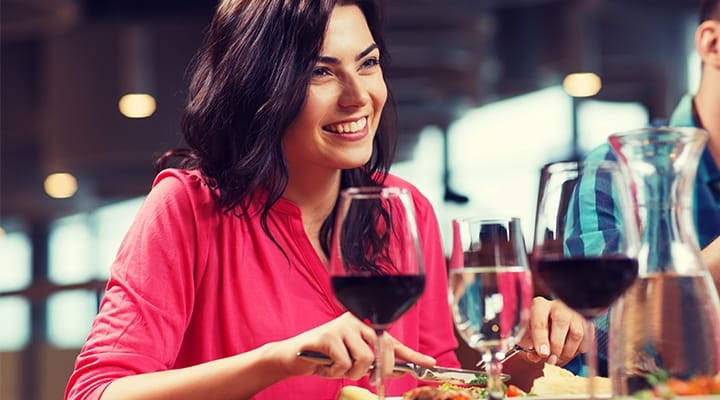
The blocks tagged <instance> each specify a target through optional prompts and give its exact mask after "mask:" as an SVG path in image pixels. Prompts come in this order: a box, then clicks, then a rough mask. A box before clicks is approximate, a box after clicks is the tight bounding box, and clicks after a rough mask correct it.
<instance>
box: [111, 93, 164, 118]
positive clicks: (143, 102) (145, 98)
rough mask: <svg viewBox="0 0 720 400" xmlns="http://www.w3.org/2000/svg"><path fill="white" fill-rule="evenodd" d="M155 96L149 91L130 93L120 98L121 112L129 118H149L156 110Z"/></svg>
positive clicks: (119, 106)
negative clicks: (148, 92)
mask: <svg viewBox="0 0 720 400" xmlns="http://www.w3.org/2000/svg"><path fill="white" fill-rule="evenodd" d="M156 107H157V106H156V103H155V98H154V97H152V96H151V95H149V94H147V93H128V94H126V95H124V96H122V97H121V98H120V101H119V102H118V108H119V109H120V113H121V114H122V115H124V116H126V117H128V118H147V117H149V116H151V115H153V113H154V112H155V109H156Z"/></svg>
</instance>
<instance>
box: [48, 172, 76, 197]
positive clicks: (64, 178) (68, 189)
mask: <svg viewBox="0 0 720 400" xmlns="http://www.w3.org/2000/svg"><path fill="white" fill-rule="evenodd" d="M44 186H45V193H47V195H48V196H50V197H52V198H54V199H66V198H68V197H72V196H73V195H75V193H76V192H77V189H78V183H77V179H75V177H74V176H73V175H72V174H68V173H66V172H58V173H54V174H50V175H48V176H47V178H45V185H44Z"/></svg>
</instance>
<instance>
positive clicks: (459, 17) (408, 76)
mask: <svg viewBox="0 0 720 400" xmlns="http://www.w3.org/2000/svg"><path fill="white" fill-rule="evenodd" d="M215 3H216V1H211V0H97V1H93V0H0V10H1V11H0V17H1V18H2V20H1V21H0V23H1V27H2V28H1V29H2V30H1V31H0V37H1V39H2V40H1V45H2V47H1V51H2V53H1V57H0V61H1V65H0V67H1V70H0V71H1V73H2V80H1V82H0V83H1V86H0V92H1V98H0V101H1V103H0V109H1V115H0V122H1V125H0V129H1V130H0V132H1V135H2V136H1V138H0V139H1V140H0V150H1V151H0V222H2V223H9V221H10V222H11V221H15V220H28V221H45V220H48V219H52V218H54V217H57V216H60V215H65V214H68V213H72V212H77V211H84V210H88V209H91V208H93V207H96V206H98V205H100V204H103V203H106V202H110V201H117V200H120V199H125V198H128V197H134V196H138V195H142V194H145V193H146V192H147V191H148V189H149V186H150V184H151V182H152V177H153V176H154V167H153V160H154V159H155V157H156V156H157V155H159V154H160V153H161V152H162V151H164V150H166V149H167V148H169V147H174V146H178V145H181V144H182V138H181V135H180V132H179V123H178V122H179V116H180V112H181V110H182V106H183V100H184V95H185V86H186V83H185V82H186V76H185V73H186V67H187V64H188V62H189V60H190V58H191V57H192V55H193V54H194V52H195V50H196V49H197V47H198V46H199V44H200V40H201V38H202V34H203V32H204V29H205V28H206V25H207V23H208V22H209V21H210V18H211V16H212V11H213V7H214V4H215ZM386 3H387V9H388V14H387V21H386V22H387V34H388V36H387V40H388V44H389V46H390V51H391V55H392V63H391V69H390V70H389V71H388V77H389V80H390V83H391V86H392V88H393V90H394V93H395V96H396V99H397V100H398V103H399V106H400V107H399V112H400V118H401V128H402V132H403V135H402V140H401V145H402V147H401V149H400V154H399V158H400V159H403V158H404V157H407V156H408V154H409V152H410V150H411V149H412V147H413V145H414V139H415V138H416V136H417V133H418V132H419V131H420V129H422V128H423V127H425V126H427V125H436V126H439V127H445V126H447V125H448V124H449V123H450V122H451V121H452V120H453V119H455V118H457V116H458V115H459V114H460V113H461V112H462V111H463V110H466V109H468V108H470V107H476V106H479V105H482V104H485V103H488V102H492V101H495V100H497V99H501V98H506V97H509V96H514V95H517V94H522V93H526V92H530V91H533V90H537V89H539V88H543V87H547V86H550V85H555V84H558V83H559V82H560V81H561V80H562V78H563V77H564V75H565V74H566V73H568V72H576V71H594V72H596V73H598V74H599V75H600V76H601V77H602V78H603V82H604V86H603V91H602V92H601V94H600V95H599V98H601V99H606V100H614V101H638V102H641V103H643V104H645V105H646V106H647V107H648V110H649V113H650V115H651V116H653V117H665V116H667V113H668V112H669V110H670V109H671V107H672V106H673V104H674V102H675V101H676V100H677V98H678V97H679V96H680V95H681V94H682V93H684V92H685V91H686V87H685V85H686V83H685V78H684V77H685V76H686V72H687V71H686V69H687V66H686V55H687V53H688V51H689V50H688V48H687V33H686V30H687V27H688V26H689V24H692V23H693V22H694V21H693V18H694V15H695V10H696V6H697V1H696V0H442V1H440V0H388V1H386ZM133 32H135V33H138V32H140V33H141V34H142V37H144V38H145V40H146V45H147V46H149V47H148V48H149V49H150V51H148V52H147V53H146V54H145V56H143V58H144V59H143V60H142V61H143V63H144V64H143V66H144V67H145V70H144V71H145V76H144V77H143V82H144V83H145V84H147V85H150V87H151V90H152V91H153V92H154V93H155V94H156V98H157V100H158V109H157V111H156V113H155V114H154V115H153V116H152V117H151V118H147V119H135V120H131V119H127V118H124V117H122V116H121V115H120V114H119V113H118V112H117V100H118V97H119V95H120V94H121V93H122V92H123V91H124V90H126V89H127V88H128V87H129V85H131V84H132V81H133V79H134V80H136V81H137V80H138V79H139V78H138V77H137V76H134V75H133V73H132V71H136V70H137V69H136V68H137V67H138V65H137V61H138V60H137V57H135V58H133V57H128V55H132V54H135V55H137V54H136V53H132V52H131V51H129V50H128V47H127V37H128V36H129V35H132V33H133ZM135 75H137V73H135ZM518 113H519V115H522V110H518ZM440 156H441V151H440V150H438V157H440ZM54 171H69V172H72V173H73V174H75V175H76V176H77V177H78V179H79V183H80V190H79V192H78V193H77V194H76V196H75V197H73V198H71V199H64V200H54V199H50V198H49V197H48V196H47V195H45V194H44V191H43V180H44V178H45V176H46V175H47V173H49V172H54Z"/></svg>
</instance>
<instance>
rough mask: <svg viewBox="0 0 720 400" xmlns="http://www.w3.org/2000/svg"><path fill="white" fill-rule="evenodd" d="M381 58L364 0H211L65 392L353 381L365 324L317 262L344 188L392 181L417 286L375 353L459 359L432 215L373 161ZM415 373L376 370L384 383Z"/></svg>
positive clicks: (365, 343) (374, 22)
mask: <svg viewBox="0 0 720 400" xmlns="http://www.w3.org/2000/svg"><path fill="white" fill-rule="evenodd" d="M385 57H386V48H385V44H384V41H383V36H382V32H381V31H380V15H379V9H378V7H377V5H376V4H375V3H374V2H373V1H372V0H355V1H351V0H312V1H310V0H242V1H241V0H223V1H221V2H220V3H219V5H218V7H217V10H216V13H215V16H214V18H213V21H212V24H211V26H210V30H209V32H208V36H207V41H206V43H205V45H204V47H203V48H202V49H201V51H200V53H199V55H198V58H197V60H196V63H195V66H194V67H195V72H194V76H193V81H192V85H191V88H190V96H189V100H188V104H187V106H186V110H185V114H184V117H183V131H184V134H185V139H186V142H187V144H188V145H189V147H190V148H189V149H185V150H175V151H172V152H170V153H169V154H168V155H167V156H166V157H164V158H162V159H161V160H160V166H161V167H168V166H169V161H170V160H171V159H175V158H177V157H179V159H180V166H181V167H183V169H175V168H165V169H163V170H162V171H161V172H160V173H159V174H158V176H157V177H156V179H155V182H154V185H153V189H152V190H151V192H150V194H149V195H148V197H147V199H146V201H145V203H144V204H143V206H142V208H141V210H140V211H139V213H138V215H137V217H136V219H135V221H134V222H133V225H132V226H131V228H130V230H129V231H128V233H127V235H126V237H125V239H124V241H123V243H122V245H121V248H120V250H119V252H118V255H117V258H116V260H115V262H114V264H113V266H112V272H111V277H110V279H109V281H108V286H107V290H106V294H105V297H104V299H103V302H102V304H101V307H100V311H99V313H98V316H97V318H96V320H95V322H94V324H93V327H92V330H91V332H90V335H89V337H88V339H87V342H86V344H85V346H84V347H83V349H82V350H81V353H80V355H79V356H78V359H77V361H76V365H75V370H74V372H73V374H72V375H71V377H70V380H69V382H68V386H67V389H66V393H65V398H66V399H100V398H102V399H103V400H110V399H124V400H127V399H148V398H153V399H163V398H167V399H173V400H178V399H184V398H188V399H190V398H192V399H198V398H222V399H231V398H232V399H235V398H251V397H252V398H256V399H334V398H335V396H336V394H337V392H338V391H339V390H340V388H341V387H342V386H344V385H350V384H352V385H359V386H365V387H369V386H370V385H369V379H368V377H367V372H368V368H369V367H370V365H371V363H372V360H373V358H374V354H373V351H372V346H371V344H372V343H373V342H374V340H375V338H376V336H375V332H374V331H373V329H372V328H370V327H369V326H366V325H365V324H363V323H362V322H360V321H359V320H357V319H356V318H354V317H353V316H351V315H350V314H347V313H345V312H343V310H342V309H341V308H340V307H339V305H338V304H337V302H336V301H335V300H334V297H333V294H332V290H331V288H330V283H329V277H328V273H327V268H326V266H327V258H328V249H329V238H330V235H331V229H332V222H333V216H334V207H335V203H336V199H337V197H338V194H339V192H340V190H341V189H342V188H345V187H348V186H367V185H386V186H402V187H406V188H408V189H409V190H411V192H412V195H413V198H414V202H415V204H414V205H415V209H416V213H417V214H418V220H419V221H418V225H419V229H420V236H421V247H422V250H423V256H424V260H425V267H426V282H427V284H426V288H425V292H424V294H423V296H422V297H421V299H420V300H419V301H418V304H417V306H415V307H413V308H412V309H411V310H410V311H408V312H407V313H406V314H405V315H404V316H403V317H402V318H401V319H400V320H398V321H397V322H396V323H395V324H393V326H392V327H391V328H390V330H389V333H390V335H391V336H388V340H386V342H385V346H386V347H387V348H386V351H384V354H386V355H387V358H388V359H387V360H385V361H386V362H385V364H384V365H385V366H386V367H390V366H391V365H392V361H393V359H394V358H401V359H404V360H407V361H410V362H414V363H417V364H420V365H423V366H431V365H433V364H435V363H437V364H438V365H443V366H451V367H452V366H457V365H458V362H457V359H456V357H455V354H454V349H455V347H456V345H457V342H456V340H455V339H454V335H453V331H452V322H451V319H450V315H449V307H448V305H447V276H446V271H445V262H444V255H443V251H442V248H441V243H442V242H441V239H440V233H439V228H438V225H437V219H436V217H435V214H434V212H433V210H432V207H431V205H430V203H429V202H428V200H427V199H426V198H425V197H424V196H423V195H422V194H421V193H419V192H418V191H417V189H416V188H414V187H413V186H412V185H410V184H409V183H407V182H405V181H403V180H401V179H399V178H397V177H395V176H392V175H389V174H388V173H387V171H388V169H389V167H390V164H391V159H392V155H393V153H394V144H395V141H396V137H395V136H394V131H393V130H392V129H391V128H392V127H389V126H388V124H389V122H391V121H389V119H388V117H392V116H393V115H394V110H393V109H392V107H393V105H392V101H389V100H388V97H389V93H388V90H387V85H386V82H385V79H384V77H383V69H382V62H383V61H384V60H385ZM386 103H387V104H386ZM386 108H389V109H387V110H386ZM542 304H543V305H545V304H546V303H545V302H543V303H542ZM555 309H556V308H552V310H555ZM537 310H539V314H538V315H539V319H540V320H541V321H540V322H539V323H538V326H539V329H537V330H536V331H537V332H539V334H538V338H539V339H537V341H536V340H535V339H533V343H552V349H553V350H554V349H555V347H556V345H557V348H558V349H560V350H558V353H557V354H560V351H561V350H562V347H563V343H564V342H565V340H566V339H565V335H563V334H562V332H560V330H554V331H553V337H550V338H549V336H548V330H549V329H550V325H549V324H548V323H547V319H548V315H552V314H553V312H551V311H550V310H551V307H550V306H547V307H545V308H542V307H539V308H537ZM533 315H535V313H534V314H533ZM553 326H554V325H553ZM565 328H567V327H565ZM565 328H564V329H565ZM550 339H552V342H550V341H549V340H550ZM556 342H557V343H556ZM544 349H550V348H548V347H547V346H545V347H544ZM301 350H312V351H319V352H323V353H326V354H328V355H329V356H330V357H331V358H332V360H333V364H332V366H330V367H320V366H317V365H314V364H312V363H309V362H306V361H304V360H301V359H298V358H297V356H296V354H297V352H298V351H301ZM547 351H548V353H549V351H550V350H547ZM542 355H543V356H544V357H545V358H547V356H549V355H550V354H545V353H542ZM518 358H519V359H521V360H520V362H524V361H523V360H522V358H523V357H518ZM532 361H537V360H532ZM528 365H530V366H531V367H533V368H535V369H536V370H537V369H538V368H537V366H538V364H528ZM540 365H541V364H540ZM383 373H384V374H386V375H387V374H389V373H390V371H389V370H387V369H386V370H384V371H383ZM326 378H337V379H326ZM416 385H417V382H416V381H415V380H414V379H413V378H411V377H409V376H405V377H402V378H397V379H391V380H389V381H388V383H387V394H389V395H399V394H401V393H403V392H404V391H406V390H408V389H410V388H412V387H414V386H416Z"/></svg>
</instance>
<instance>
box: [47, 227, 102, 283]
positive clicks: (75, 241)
mask: <svg viewBox="0 0 720 400" xmlns="http://www.w3.org/2000/svg"><path fill="white" fill-rule="evenodd" d="M88 221H89V218H88V215H87V214H76V215H72V216H69V217H64V218H60V219H58V220H57V221H55V222H54V223H53V224H51V226H50V234H49V237H48V278H49V279H50V281H51V282H53V283H57V284H71V283H81V282H86V281H89V280H91V279H93V278H95V275H96V273H95V265H94V263H93V261H92V260H93V256H94V253H93V251H94V249H95V246H94V243H93V235H92V234H91V230H90V225H89V223H88Z"/></svg>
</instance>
